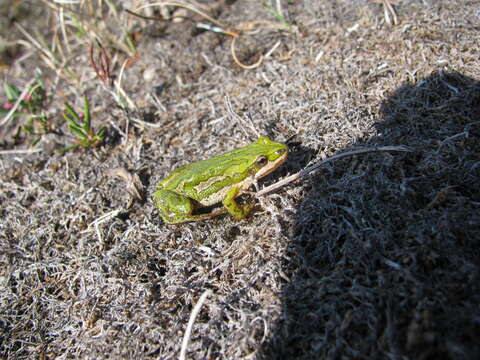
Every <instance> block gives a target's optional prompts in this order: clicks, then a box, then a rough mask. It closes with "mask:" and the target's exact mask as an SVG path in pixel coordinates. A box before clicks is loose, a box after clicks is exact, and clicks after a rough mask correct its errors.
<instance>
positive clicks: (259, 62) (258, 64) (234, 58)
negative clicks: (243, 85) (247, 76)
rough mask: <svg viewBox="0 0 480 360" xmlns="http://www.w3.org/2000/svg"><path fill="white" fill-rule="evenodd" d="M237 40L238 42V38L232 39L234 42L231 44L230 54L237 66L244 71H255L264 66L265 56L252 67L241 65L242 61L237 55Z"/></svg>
mask: <svg viewBox="0 0 480 360" xmlns="http://www.w3.org/2000/svg"><path fill="white" fill-rule="evenodd" d="M235 40H237V38H236V37H234V38H233V39H232V42H231V43H230V52H231V54H232V58H233V61H235V64H237V65H238V66H240V67H241V68H244V69H247V70H250V69H255V68H257V67H259V66H260V65H261V64H262V61H263V55H261V56H260V59H258V61H257V62H256V63H255V64H252V65H245V64H243V63H241V62H240V60H238V58H237V55H236V54H235Z"/></svg>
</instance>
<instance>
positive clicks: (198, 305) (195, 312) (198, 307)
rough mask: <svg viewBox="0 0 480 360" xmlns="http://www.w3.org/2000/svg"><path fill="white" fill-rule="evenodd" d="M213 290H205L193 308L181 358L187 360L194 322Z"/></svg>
mask: <svg viewBox="0 0 480 360" xmlns="http://www.w3.org/2000/svg"><path fill="white" fill-rule="evenodd" d="M211 293H212V291H211V290H205V291H204V292H203V294H202V296H200V299H198V302H197V303H196V304H195V307H194V308H193V310H192V313H191V314H190V319H189V320H188V325H187V329H186V330H185V335H184V336H183V341H182V349H181V350H180V357H179V359H180V360H185V356H186V354H187V346H188V341H189V340H190V335H191V334H192V328H193V324H194V323H195V319H196V318H197V315H198V313H199V312H200V310H201V308H202V306H203V303H204V302H205V300H206V299H207V297H209V296H210V295H211Z"/></svg>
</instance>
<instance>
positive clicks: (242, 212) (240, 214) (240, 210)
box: [222, 187, 253, 220]
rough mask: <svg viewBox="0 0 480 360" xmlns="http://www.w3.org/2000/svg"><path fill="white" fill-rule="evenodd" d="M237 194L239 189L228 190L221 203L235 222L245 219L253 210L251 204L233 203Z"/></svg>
mask: <svg viewBox="0 0 480 360" xmlns="http://www.w3.org/2000/svg"><path fill="white" fill-rule="evenodd" d="M239 192H240V187H232V188H231V189H230V190H228V192H227V195H226V196H225V198H224V199H223V201H222V203H223V206H225V208H226V209H227V211H228V212H229V213H230V214H231V215H233V216H234V217H235V218H236V219H237V220H240V219H243V218H245V217H246V216H247V215H248V213H249V212H250V211H251V210H252V208H253V204H247V205H239V204H238V203H237V202H236V201H235V198H236V197H237V195H238V193H239Z"/></svg>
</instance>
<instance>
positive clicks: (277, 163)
mask: <svg viewBox="0 0 480 360" xmlns="http://www.w3.org/2000/svg"><path fill="white" fill-rule="evenodd" d="M287 155H288V152H285V154H283V155H282V156H280V157H279V158H278V159H277V160H275V161H274V162H271V163H269V164H267V165H265V166H264V167H263V168H261V169H260V170H259V171H258V172H257V173H256V174H255V179H260V178H262V177H264V176H266V175H268V174H270V173H271V172H272V171H275V170H276V169H278V168H279V167H280V166H281V165H282V164H283V163H284V162H285V160H287Z"/></svg>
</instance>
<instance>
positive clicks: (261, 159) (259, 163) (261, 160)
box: [255, 155, 268, 167]
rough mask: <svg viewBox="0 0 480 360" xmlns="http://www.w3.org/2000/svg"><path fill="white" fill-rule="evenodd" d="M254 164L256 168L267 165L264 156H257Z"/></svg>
mask: <svg viewBox="0 0 480 360" xmlns="http://www.w3.org/2000/svg"><path fill="white" fill-rule="evenodd" d="M255 164H256V165H257V166H258V167H264V166H265V165H267V164H268V159H267V157H266V156H263V155H262V156H259V157H258V158H257V160H255Z"/></svg>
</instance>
